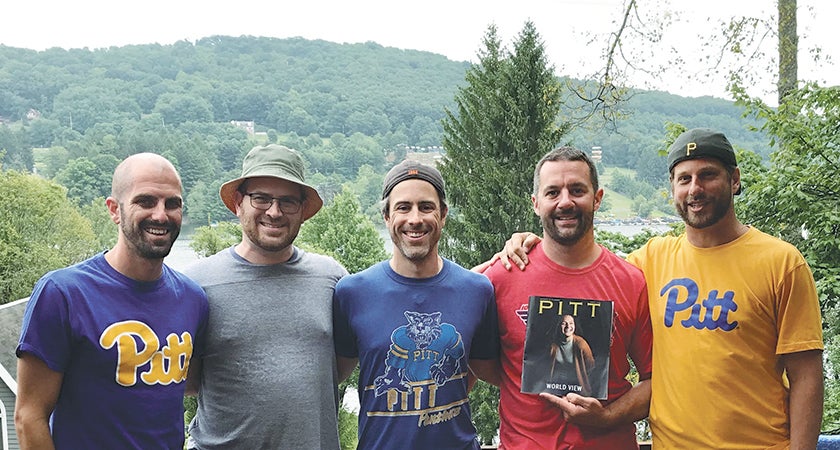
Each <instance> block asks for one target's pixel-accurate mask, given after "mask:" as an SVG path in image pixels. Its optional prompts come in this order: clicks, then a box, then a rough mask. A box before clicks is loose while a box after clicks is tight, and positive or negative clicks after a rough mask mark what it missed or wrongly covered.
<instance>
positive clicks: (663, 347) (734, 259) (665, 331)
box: [494, 129, 823, 449]
mask: <svg viewBox="0 0 840 450" xmlns="http://www.w3.org/2000/svg"><path fill="white" fill-rule="evenodd" d="M668 169H669V172H670V182H671V190H672V194H673V197H674V205H675V207H676V209H677V212H678V213H679V215H680V216H681V217H682V219H683V221H684V222H685V233H684V234H682V235H680V236H678V237H673V236H666V237H655V238H653V239H651V240H650V241H649V242H648V243H647V244H645V245H644V246H643V247H642V248H640V249H639V250H636V251H635V252H633V253H631V254H630V255H629V256H628V258H627V259H628V261H629V262H631V263H632V264H634V265H636V266H637V267H639V268H641V269H642V271H643V272H644V274H645V279H646V281H647V285H648V296H649V301H650V314H651V324H652V327H653V376H652V378H651V387H652V396H651V410H650V424H651V431H652V433H653V447H654V448H663V449H694V448H717V449H767V448H771V449H787V448H790V449H813V448H815V447H816V445H817V439H818V436H819V431H820V423H821V420H822V411H823V366H822V350H823V341H822V324H821V317H820V307H819V301H818V297H817V292H816V286H815V284H814V278H813V275H812V274H811V270H810V268H809V267H808V264H807V263H806V262H805V259H804V258H803V257H802V255H801V254H800V252H799V251H798V250H797V249H796V248H795V247H793V246H792V245H790V244H788V243H786V242H784V241H782V240H780V239H777V238H775V237H773V236H769V235H767V234H765V233H763V232H761V231H759V230H757V229H755V228H752V227H749V226H747V225H744V224H743V223H741V222H740V221H739V220H738V218H737V217H736V215H735V209H734V196H735V195H738V194H739V193H740V192H741V173H740V169H739V168H738V165H737V161H736V158H735V152H734V151H733V149H732V146H731V145H730V143H729V141H728V140H727V139H726V137H725V136H724V135H723V134H721V133H718V132H715V131H713V130H710V129H693V130H688V131H686V132H684V133H683V134H681V135H680V136H679V137H677V139H676V140H675V141H674V143H673V144H672V145H671V147H670V148H669V150H668ZM525 236H526V235H525V234H517V235H514V237H512V238H511V240H510V241H508V243H507V245H506V246H505V251H503V252H501V253H500V254H499V255H500V256H501V257H502V259H503V263H504V264H505V265H506V266H509V263H508V261H507V258H508V257H510V258H511V260H512V261H513V262H514V263H516V264H517V265H519V267H520V268H523V267H524V265H525V264H527V262H528V260H527V256H526V255H525V253H526V252H527V250H526V249H528V248H530V246H532V245H534V243H535V242H536V239H534V238H531V237H529V238H527V239H526V237H525ZM505 252H506V254H504V255H503V253H505ZM494 258H495V257H494Z"/></svg>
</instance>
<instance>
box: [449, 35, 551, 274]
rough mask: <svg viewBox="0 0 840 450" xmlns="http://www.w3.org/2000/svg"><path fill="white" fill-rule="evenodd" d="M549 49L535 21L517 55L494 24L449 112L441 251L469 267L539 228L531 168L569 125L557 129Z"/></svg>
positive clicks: (521, 39) (520, 42) (518, 45)
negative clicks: (514, 237)
mask: <svg viewBox="0 0 840 450" xmlns="http://www.w3.org/2000/svg"><path fill="white" fill-rule="evenodd" d="M544 50H545V49H544V47H543V43H542V41H541V40H540V37H539V34H538V33H537V31H536V29H535V28H534V25H533V23H531V22H527V23H526V24H525V26H524V27H523V29H522V31H521V32H520V34H519V36H518V37H517V39H516V41H515V42H514V50H513V52H512V53H509V52H507V51H506V50H504V49H503V48H502V47H501V42H500V41H499V38H498V36H497V32H496V28H495V26H490V27H489V29H488V31H487V33H486V34H485V36H484V48H483V49H482V50H481V51H479V54H478V57H479V63H478V64H477V65H475V66H473V67H472V68H470V70H469V71H467V75H466V81H467V86H465V87H463V88H460V89H459V90H458V94H457V95H456V97H455V103H456V105H457V110H456V112H452V111H450V110H448V109H447V111H446V119H444V122H443V129H444V138H443V146H444V148H445V149H446V155H445V157H444V164H443V165H442V166H441V168H440V170H441V172H442V174H443V176H444V179H446V181H447V189H446V190H447V200H448V201H449V203H450V214H449V216H448V218H447V224H446V230H447V235H448V237H447V238H446V239H443V240H441V253H443V254H444V255H446V256H448V257H450V258H452V259H453V260H455V261H457V262H458V263H460V264H462V265H464V266H473V265H475V264H477V263H479V262H481V261H485V260H487V259H489V258H490V256H491V255H493V254H494V253H495V252H496V251H498V249H500V248H502V246H503V245H504V241H505V239H506V238H507V236H510V234H511V233H512V232H514V231H522V230H529V231H534V230H536V229H537V228H538V219H537V217H536V216H535V215H534V213H533V210H532V206H531V203H530V193H531V189H532V186H533V172H532V170H529V169H530V168H532V167H534V165H535V164H536V162H537V161H538V160H539V159H540V157H542V155H544V154H545V153H547V152H548V151H549V150H551V149H552V148H553V147H554V146H555V145H556V144H557V143H558V142H559V141H560V138H561V137H562V136H563V134H564V132H565V131H566V128H567V126H566V125H563V126H560V127H558V126H557V125H556V121H557V117H558V114H559V110H560V106H561V99H560V89H561V85H560V83H559V82H558V80H557V79H556V78H555V77H554V75H553V68H552V67H551V66H549V64H548V62H547V60H546V56H545V51H544ZM502 205H504V206H503V207H502Z"/></svg>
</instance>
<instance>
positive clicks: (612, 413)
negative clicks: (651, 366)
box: [605, 379, 651, 427]
mask: <svg viewBox="0 0 840 450" xmlns="http://www.w3.org/2000/svg"><path fill="white" fill-rule="evenodd" d="M650 392H651V391H650V379H647V380H643V381H640V382H638V383H636V384H635V385H634V386H633V387H631V388H630V390H629V391H627V393H626V394H624V395H622V396H621V397H619V398H617V399H616V400H615V401H614V402H612V403H610V404H609V405H607V406H606V407H605V410H606V411H605V413H606V414H605V422H606V423H605V426H607V427H614V426H617V425H621V424H625V423H630V422H636V421H637V420H642V419H644V418H645V417H647V416H648V414H649V412H650Z"/></svg>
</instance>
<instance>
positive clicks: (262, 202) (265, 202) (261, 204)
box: [242, 192, 301, 214]
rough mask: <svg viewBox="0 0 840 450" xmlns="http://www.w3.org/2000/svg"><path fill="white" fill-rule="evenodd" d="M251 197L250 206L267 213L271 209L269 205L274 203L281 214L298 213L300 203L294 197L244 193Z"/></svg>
mask: <svg viewBox="0 0 840 450" xmlns="http://www.w3.org/2000/svg"><path fill="white" fill-rule="evenodd" d="M242 195H247V196H248V197H251V206H253V207H254V208H256V209H261V210H263V211H267V210H269V209H271V205H272V204H273V203H274V202H275V201H276V202H277V206H278V207H279V208H280V211H282V212H283V214H295V213H297V212H298V211H300V204H301V201H300V200H299V199H297V198H294V197H272V196H270V195H265V194H254V193H247V192H246V193H244V194H242Z"/></svg>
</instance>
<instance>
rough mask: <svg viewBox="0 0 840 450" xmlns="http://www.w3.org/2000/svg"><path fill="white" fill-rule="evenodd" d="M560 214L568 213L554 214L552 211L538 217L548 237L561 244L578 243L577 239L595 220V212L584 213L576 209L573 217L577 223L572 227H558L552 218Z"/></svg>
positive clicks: (581, 236)
mask: <svg viewBox="0 0 840 450" xmlns="http://www.w3.org/2000/svg"><path fill="white" fill-rule="evenodd" d="M560 215H564V216H565V215H568V214H563V213H562V212H561V213H558V214H555V213H554V212H552V213H551V214H548V215H544V216H541V217H540V222H542V226H543V230H544V231H545V234H547V235H548V237H550V238H551V240H553V241H554V242H557V243H558V244H560V245H563V246H570V245H574V244H576V243H578V241H580V240H581V238H583V236H584V235H586V233H587V232H588V231H589V229H590V228H592V224H593V222H594V220H595V212H594V211H593V212H592V213H591V214H584V213H583V212H581V211H578V212H577V214H575V218H576V219H577V225H575V227H574V228H571V229H569V228H562V229H561V228H559V227H557V225H556V224H555V223H554V220H555V219H556V218H557V216H560Z"/></svg>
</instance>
